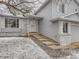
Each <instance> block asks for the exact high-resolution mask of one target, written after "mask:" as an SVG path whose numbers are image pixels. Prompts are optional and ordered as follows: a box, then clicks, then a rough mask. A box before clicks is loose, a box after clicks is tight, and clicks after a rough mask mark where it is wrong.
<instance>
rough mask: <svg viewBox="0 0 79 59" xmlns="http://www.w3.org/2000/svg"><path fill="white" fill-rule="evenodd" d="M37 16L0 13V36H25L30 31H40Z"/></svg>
mask: <svg viewBox="0 0 79 59" xmlns="http://www.w3.org/2000/svg"><path fill="white" fill-rule="evenodd" d="M40 19H41V17H37V16H32V15H30V16H27V17H19V16H8V15H0V36H25V35H26V34H27V33H28V32H38V21H39V20H40Z"/></svg>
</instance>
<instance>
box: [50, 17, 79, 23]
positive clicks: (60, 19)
mask: <svg viewBox="0 0 79 59" xmlns="http://www.w3.org/2000/svg"><path fill="white" fill-rule="evenodd" d="M57 21H68V22H77V23H78V22H79V20H74V19H69V18H62V17H58V18H54V19H52V20H51V22H57Z"/></svg>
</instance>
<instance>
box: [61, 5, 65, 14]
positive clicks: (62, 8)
mask: <svg viewBox="0 0 79 59" xmlns="http://www.w3.org/2000/svg"><path fill="white" fill-rule="evenodd" d="M64 9H65V6H64V4H62V5H61V12H62V13H64V11H65V10H64Z"/></svg>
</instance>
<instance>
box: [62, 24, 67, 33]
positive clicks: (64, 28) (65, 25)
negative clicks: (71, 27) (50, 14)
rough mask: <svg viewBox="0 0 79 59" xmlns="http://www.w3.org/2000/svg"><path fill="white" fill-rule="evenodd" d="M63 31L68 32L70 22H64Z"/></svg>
mask: <svg viewBox="0 0 79 59" xmlns="http://www.w3.org/2000/svg"><path fill="white" fill-rule="evenodd" d="M63 33H68V23H63Z"/></svg>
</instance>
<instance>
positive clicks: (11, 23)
mask: <svg viewBox="0 0 79 59" xmlns="http://www.w3.org/2000/svg"><path fill="white" fill-rule="evenodd" d="M5 27H6V28H19V19H7V18H6V19H5Z"/></svg>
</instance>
